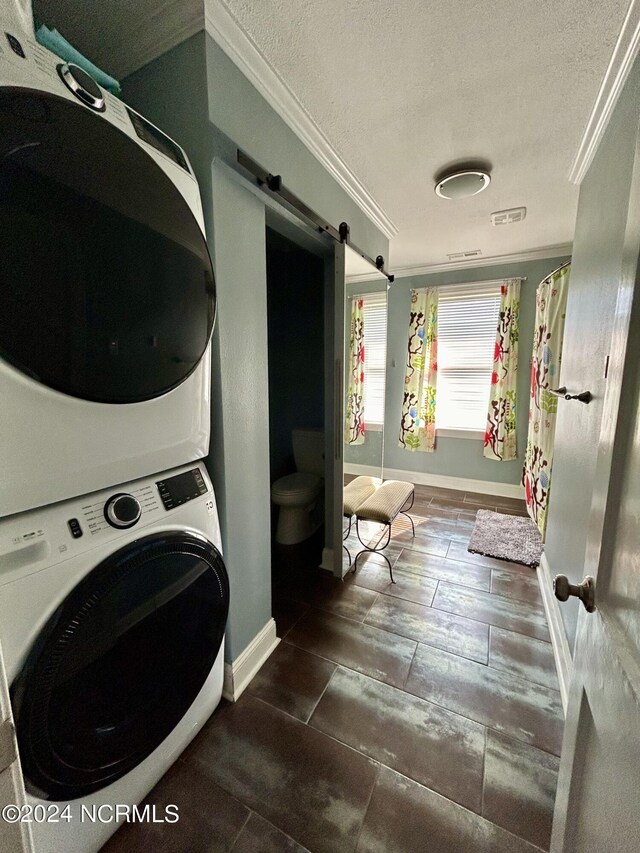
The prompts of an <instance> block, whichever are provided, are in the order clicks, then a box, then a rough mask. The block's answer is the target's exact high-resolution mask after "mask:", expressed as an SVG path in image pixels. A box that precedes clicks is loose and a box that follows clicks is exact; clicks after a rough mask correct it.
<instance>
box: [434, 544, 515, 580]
mask: <svg viewBox="0 0 640 853" xmlns="http://www.w3.org/2000/svg"><path fill="white" fill-rule="evenodd" d="M447 558H448V559H450V560H460V562H461V563H471V564H472V565H474V566H487V567H488V568H490V569H513V570H515V571H517V572H523V573H524V574H530V573H531V568H530V567H529V566H523V565H521V564H520V563H510V562H508V561H507V560H496V559H495V558H494V557H486V556H485V555H484V554H472V553H471V551H467V546H466V545H464V544H463V543H461V542H455V541H452V542H451V543H450V544H449V550H448V551H447Z"/></svg>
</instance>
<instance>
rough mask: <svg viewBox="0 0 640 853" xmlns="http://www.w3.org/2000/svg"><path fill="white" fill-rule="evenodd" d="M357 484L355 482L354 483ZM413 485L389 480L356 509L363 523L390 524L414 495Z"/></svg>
mask: <svg viewBox="0 0 640 853" xmlns="http://www.w3.org/2000/svg"><path fill="white" fill-rule="evenodd" d="M354 482H355V481H354ZM413 490H414V485H413V483H403V482H402V481H401V480H387V481H386V482H385V483H383V484H382V485H381V486H378V488H377V489H376V490H375V492H373V494H372V495H371V496H370V497H368V498H367V499H366V500H365V501H364V503H362V504H360V506H359V507H358V508H357V509H356V515H357V517H358V518H359V519H362V521H377V522H378V523H379V524H390V523H391V522H392V521H393V519H394V518H395V517H396V515H397V514H398V513H399V512H400V510H401V509H402V507H403V506H404V505H405V504H406V502H407V501H408V500H409V498H410V497H411V495H412V494H413Z"/></svg>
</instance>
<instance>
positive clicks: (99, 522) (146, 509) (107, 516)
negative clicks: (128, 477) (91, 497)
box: [82, 483, 160, 536]
mask: <svg viewBox="0 0 640 853" xmlns="http://www.w3.org/2000/svg"><path fill="white" fill-rule="evenodd" d="M125 499H126V500H125ZM159 508H160V507H159V505H158V499H157V498H156V496H155V494H154V489H153V486H151V485H149V484H147V483H145V484H143V485H142V486H138V487H137V488H130V489H129V491H128V492H115V493H114V494H112V495H110V496H109V497H108V498H107V500H106V502H105V499H104V497H98V499H97V500H95V501H92V502H91V503H86V504H84V506H83V507H82V514H83V516H84V521H85V524H86V526H87V529H88V531H89V533H90V534H91V535H92V536H93V535H95V534H96V533H100V531H102V530H108V529H109V528H110V527H115V528H117V529H119V530H123V529H124V530H126V528H128V527H133V525H134V524H137V522H138V520H139V519H140V517H141V516H142V515H145V516H146V515H147V514H148V513H150V512H154V511H156V510H158V509H159Z"/></svg>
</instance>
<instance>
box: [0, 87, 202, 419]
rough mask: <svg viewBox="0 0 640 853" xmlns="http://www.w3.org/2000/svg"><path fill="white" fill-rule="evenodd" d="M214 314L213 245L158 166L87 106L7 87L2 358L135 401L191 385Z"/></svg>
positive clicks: (88, 395) (42, 377) (68, 387)
mask: <svg viewBox="0 0 640 853" xmlns="http://www.w3.org/2000/svg"><path fill="white" fill-rule="evenodd" d="M61 85H62V84H61ZM175 168H176V169H178V168H179V166H176V167H175ZM185 168H186V164H185ZM189 174H190V173H189ZM194 189H195V191H196V192H197V185H196V184H195V182H194ZM214 313H215V289H214V280H213V269H212V266H211V260H210V258H209V253H208V250H207V244H206V241H205V238H204V236H203V234H202V231H201V229H200V226H199V225H198V223H197V221H196V219H195V217H194V215H193V213H192V211H191V208H190V207H189V205H188V204H187V202H186V201H185V198H184V197H183V195H182V194H181V193H180V192H179V191H178V189H177V188H176V186H175V185H174V183H173V182H172V181H171V180H170V179H169V178H168V176H167V175H166V174H165V172H164V171H163V170H162V169H161V168H160V167H159V166H158V164H157V163H156V162H155V161H154V159H153V158H152V157H151V156H149V155H148V154H147V153H146V152H145V151H144V150H143V149H142V148H141V146H140V145H138V144H137V143H136V142H134V140H133V139H132V138H131V137H129V136H127V134H126V133H124V132H123V131H121V130H118V128H116V127H114V125H112V124H111V123H110V122H109V121H106V120H105V119H104V118H103V117H101V116H100V115H98V114H95V113H93V112H92V111H91V110H89V109H87V108H85V107H83V106H81V105H80V104H76V103H74V102H71V101H68V100H65V99H63V98H59V97H56V96H54V95H50V94H47V93H44V92H35V91H31V90H27V89H13V88H0V356H1V357H2V358H4V359H5V360H6V361H8V362H9V363H10V364H12V365H13V366H14V367H16V368H17V369H18V370H20V371H22V372H23V373H25V374H26V375H27V376H29V377H31V378H32V379H35V380H37V381H38V382H42V383H43V384H45V385H47V386H49V387H50V388H53V389H55V390H57V391H62V392H64V393H65V394H70V395H72V396H74V397H79V398H82V399H85V400H93V401H97V402H101V403H135V402H139V401H142V400H149V399H152V398H154V397H158V396H160V395H162V394H165V393H166V392H168V391H170V390H171V389H172V388H175V387H176V386H177V385H179V384H180V383H181V382H183V381H184V380H185V379H186V378H187V377H188V376H189V374H190V373H191V372H192V371H193V370H194V369H195V368H196V366H197V365H198V362H199V361H200V359H201V358H202V356H203V354H204V352H205V350H206V347H207V343H208V341H209V336H210V334H211V330H212V328H213V321H214Z"/></svg>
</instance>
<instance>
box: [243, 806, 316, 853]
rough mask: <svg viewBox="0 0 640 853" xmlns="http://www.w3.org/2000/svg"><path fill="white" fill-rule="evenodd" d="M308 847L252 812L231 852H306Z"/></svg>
mask: <svg viewBox="0 0 640 853" xmlns="http://www.w3.org/2000/svg"><path fill="white" fill-rule="evenodd" d="M306 849H307V848H306V847H302V845H300V844H298V843H297V842H296V841H294V840H293V838H289V836H288V835H285V834H284V832H280V830H279V829H277V828H276V827H275V826H274V825H273V824H271V823H269V821H268V820H265V819H264V818H263V817H260V815H258V814H256V813H255V812H251V816H250V817H249V820H248V821H247V822H246V823H245V825H244V827H243V828H242V831H241V832H240V835H239V836H238V840H237V841H236V843H235V844H234V845H233V847H232V851H231V853H305V851H306Z"/></svg>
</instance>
